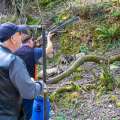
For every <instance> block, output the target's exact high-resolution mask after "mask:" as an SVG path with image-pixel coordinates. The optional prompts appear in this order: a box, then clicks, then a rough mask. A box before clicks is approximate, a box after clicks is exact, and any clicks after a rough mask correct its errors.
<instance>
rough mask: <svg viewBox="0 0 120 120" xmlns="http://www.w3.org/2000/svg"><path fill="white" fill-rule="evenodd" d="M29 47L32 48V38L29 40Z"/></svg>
mask: <svg viewBox="0 0 120 120" xmlns="http://www.w3.org/2000/svg"><path fill="white" fill-rule="evenodd" d="M29 46H30V47H31V48H33V47H34V41H33V38H30V40H29Z"/></svg>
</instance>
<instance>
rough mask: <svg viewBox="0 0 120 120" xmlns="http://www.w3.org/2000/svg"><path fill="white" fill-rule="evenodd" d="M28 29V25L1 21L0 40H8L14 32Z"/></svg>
mask: <svg viewBox="0 0 120 120" xmlns="http://www.w3.org/2000/svg"><path fill="white" fill-rule="evenodd" d="M27 30H29V27H28V26H26V25H16V24H14V23H3V24H1V25H0V42H4V41H6V40H8V39H9V38H10V37H11V36H13V35H14V34H15V33H16V32H23V33H25V32H26V31H27Z"/></svg>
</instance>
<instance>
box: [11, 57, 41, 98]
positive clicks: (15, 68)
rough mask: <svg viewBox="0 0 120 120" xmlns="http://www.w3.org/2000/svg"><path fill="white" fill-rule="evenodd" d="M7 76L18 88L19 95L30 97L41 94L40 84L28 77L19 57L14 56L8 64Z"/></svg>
mask: <svg viewBox="0 0 120 120" xmlns="http://www.w3.org/2000/svg"><path fill="white" fill-rule="evenodd" d="M9 76H10V80H11V82H12V83H13V85H14V86H15V87H16V88H17V89H18V91H19V93H20V95H21V97H23V98H25V99H32V98H34V97H35V96H38V95H40V94H41V92H42V89H43V88H42V84H41V83H39V82H35V81H33V80H32V79H31V78H30V76H29V74H28V72H27V69H26V66H25V64H24V63H23V61H22V60H21V59H20V58H19V57H16V59H15V60H14V61H13V62H12V63H11V64H10V67H9Z"/></svg>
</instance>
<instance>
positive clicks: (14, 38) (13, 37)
mask: <svg viewBox="0 0 120 120" xmlns="http://www.w3.org/2000/svg"><path fill="white" fill-rule="evenodd" d="M17 37H19V33H18V32H17V33H15V34H14V35H13V36H12V37H11V41H12V43H13V44H16V40H17Z"/></svg>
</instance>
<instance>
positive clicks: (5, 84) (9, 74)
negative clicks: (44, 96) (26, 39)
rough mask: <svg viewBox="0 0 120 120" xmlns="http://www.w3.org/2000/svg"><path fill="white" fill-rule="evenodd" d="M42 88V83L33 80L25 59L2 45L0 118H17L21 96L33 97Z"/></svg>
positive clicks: (13, 119)
mask: <svg viewBox="0 0 120 120" xmlns="http://www.w3.org/2000/svg"><path fill="white" fill-rule="evenodd" d="M42 89H43V88H42V85H41V83H39V82H37V83H36V82H34V81H32V80H31V78H30V76H29V74H28V72H27V70H26V67H25V65H24V63H23V61H22V60H21V59H20V58H19V57H17V56H15V55H14V54H12V53H11V52H10V50H8V49H7V48H4V47H2V46H0V120H9V119H10V118H11V117H12V118H11V119H12V120H17V117H18V113H19V109H20V102H21V100H20V96H21V97H22V98H26V99H32V98H34V97H35V96H38V95H40V93H41V91H42ZM3 118H5V119H3Z"/></svg>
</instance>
